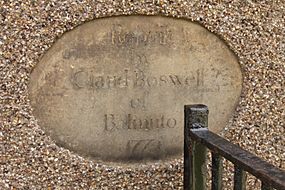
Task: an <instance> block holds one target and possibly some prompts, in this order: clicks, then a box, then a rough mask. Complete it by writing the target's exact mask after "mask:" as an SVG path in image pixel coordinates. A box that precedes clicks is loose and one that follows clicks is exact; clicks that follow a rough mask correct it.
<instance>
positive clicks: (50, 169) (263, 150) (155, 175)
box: [0, 1, 285, 189]
mask: <svg viewBox="0 0 285 190" xmlns="http://www.w3.org/2000/svg"><path fill="white" fill-rule="evenodd" d="M284 6H285V5H284V2H281V1H270V2H269V1H259V2H255V1H242V2H237V1H233V2H228V1H217V2H204V1H202V2H198V1H192V2H188V1H179V2H172V1H150V2H142V1H132V2H129V1H122V2H113V1H104V2H100V1H80V2H79V1H70V2H67V1H49V2H36V1H28V2H20V1H13V2H7V1H0V25H1V28H0V64H1V65H0V68H1V69H0V85H1V89H0V95H1V99H0V106H1V110H0V114H1V115H0V126H1V128H0V139H1V142H0V146H1V149H0V187H1V189H11V188H16V189H24V188H31V189H43V188H51V189H54V188H59V189H70V188H73V189H89V188H90V189H104V188H105V189H108V188H113V187H117V188H118V189H120V188H129V189H136V188H137V189H147V188H152V189H167V188H174V189H179V188H182V173H183V169H182V158H181V157H179V153H178V154H176V156H175V157H174V158H173V157H169V158H168V159H164V160H163V161H159V160H157V161H153V162H150V163H145V162H144V161H143V160H140V161H137V162H136V164H132V165H128V164H121V163H119V162H115V163H110V162H103V161H100V160H99V159H94V158H93V159H92V158H87V157H86V156H84V157H81V156H79V155H77V153H76V151H74V150H72V151H69V150H68V149H66V148H62V147H61V145H60V146H57V145H58V144H59V143H58V140H56V138H55V137H53V136H52V135H51V134H50V133H49V132H48V131H47V130H46V127H44V125H43V124H42V123H41V120H40V117H39V115H37V114H35V110H36V108H35V107H34V106H33V99H32V98H31V95H32V93H30V91H29V89H30V88H29V87H28V85H29V84H30V82H31V81H32V79H31V75H32V70H33V69H35V70H36V69H37V68H38V67H40V65H41V62H40V60H42V58H43V56H46V55H48V52H49V51H48V49H49V48H50V47H52V46H53V44H54V43H55V42H56V41H57V39H58V38H60V37H61V36H62V35H63V34H64V33H66V32H67V31H71V30H72V29H73V28H74V27H76V26H78V25H80V24H83V23H85V22H87V21H91V20H94V19H97V18H101V17H109V16H118V15H134V14H136V15H137V14H140V15H149V14H151V15H159V16H169V17H172V16H174V17H179V19H178V20H180V21H181V22H182V20H183V22H190V21H191V20H192V21H196V22H199V23H200V24H201V25H202V26H204V27H205V28H207V29H208V30H209V31H211V32H213V33H215V34H216V35H217V36H219V37H220V38H221V39H222V40H224V41H225V43H226V44H227V45H228V46H229V48H230V49H231V50H232V51H233V52H234V53H235V54H236V55H237V57H238V60H239V65H240V67H241V71H242V75H243V78H242V80H243V81H242V86H243V89H242V93H241V96H240V98H239V100H238V101H237V108H236V111H235V112H233V113H234V115H233V117H231V119H230V120H229V118H230V117H226V120H227V121H226V122H225V123H227V125H226V126H225V127H224V128H223V130H222V132H220V134H221V135H223V136H225V137H226V138H228V139H229V140H230V141H232V142H235V143H238V144H239V145H241V146H242V147H244V148H245V149H247V150H249V151H251V152H253V153H255V154H257V155H258V156H261V157H262V158H264V159H266V160H267V161H269V162H271V163H273V164H274V165H276V166H278V167H280V168H283V169H284V167H285V166H284V159H285V157H284V155H285V154H284V149H285V148H284V142H285V141H284V135H283V134H284V120H285V113H284V110H285V102H284V101H285V100H284V99H285V95H284V88H285V87H284V85H285V84H284V76H285V66H284V60H285V59H284V33H285V32H284V28H285V27H284ZM118 18H119V17H118ZM182 18H183V19H182ZM149 19H151V17H149ZM165 19H170V18H165ZM98 21H99V19H98ZM116 35H117V34H115V33H113V35H111V36H113V37H111V38H110V39H111V41H110V42H111V43H118V42H119V37H118V36H116ZM74 40H75V41H76V40H78V41H80V39H74ZM162 42H163V43H166V44H167V43H168V42H167V41H163V40H162ZM70 43H72V41H71V42H70ZM84 48H85V46H79V47H78V49H80V51H81V52H85V53H86V55H92V54H89V53H88V49H84ZM91 49H92V48H91ZM119 51H121V50H119ZM78 52H79V51H76V49H75V50H73V51H70V52H66V53H65V54H62V55H63V59H70V60H75V59H74V57H72V55H73V56H74V55H77V56H80V55H83V57H86V56H84V54H81V53H80V54H77V53H78ZM113 53H114V55H116V52H115V51H114V52H113ZM206 53H208V52H206ZM129 55H132V54H131V53H130V54H129ZM133 55H134V59H136V60H137V61H138V62H140V60H144V57H135V54H133ZM130 57H131V56H130ZM49 58H50V59H51V62H52V60H53V59H55V57H54V56H53V55H50V56H49ZM178 58H179V59H180V56H178ZM102 60H104V59H102ZM122 60H125V59H122ZM104 61H105V60H104ZM118 62H121V60H120V59H118ZM47 63H48V62H47ZM170 63H171V64H172V62H170ZM122 64H124V62H122ZM171 64H170V65H171ZM46 65H47V64H46ZM59 65H60V64H59ZM150 65H153V62H151V64H150ZM86 66H88V63H87V65H86ZM183 67H184V65H183V64H181V66H180V67H179V69H181V70H183ZM123 68H124V67H122V68H119V69H115V71H116V72H113V73H117V72H120V74H122V75H124V74H126V72H127V73H128V74H130V76H131V75H132V74H134V75H135V73H132V70H131V69H130V70H127V71H126V70H124V69H123ZM168 68H169V67H168ZM51 69H54V71H55V70H56V69H59V70H60V69H61V68H60V67H51ZM74 69H75V70H76V69H77V70H76V71H80V72H82V71H83V72H85V74H86V76H87V78H89V79H90V78H92V76H94V75H93V74H91V73H90V72H91V71H92V69H88V71H87V72H86V71H85V70H84V68H76V67H75V68H74ZM78 69H79V70H78ZM80 69H81V70H80ZM171 69H173V68H171ZM187 69H188V70H189V69H190V70H191V69H192V68H185V70H187ZM185 70H183V71H180V70H179V72H177V73H174V75H175V76H178V73H179V74H180V73H181V72H184V71H185ZM89 71H90V72H89ZM194 71H195V70H194ZM207 72H210V73H211V71H207ZM51 73H54V72H51ZM75 73H76V72H75ZM75 73H73V74H75ZM106 73H107V72H106ZM110 73H111V72H110ZM166 73H169V72H168V71H167V72H166ZM187 74H188V75H183V76H182V75H181V77H182V78H183V77H184V76H190V75H189V73H187ZM195 74H197V72H196V73H195ZM164 75H165V73H157V76H164ZM68 76H69V75H68ZM82 76H83V75H80V77H82ZM88 76H89V77H88ZM96 76H99V75H98V73H96ZM100 76H109V74H107V75H100ZM149 76H152V75H149ZM167 76H173V74H172V73H171V74H169V75H167ZM205 76H206V75H205ZM49 77H51V78H52V76H49ZM178 77H180V75H179V76H178ZM181 77H180V78H181ZM73 78H74V77H73ZM180 78H179V79H180ZM186 78H187V77H186ZM78 79H80V80H77V78H76V77H75V80H74V81H73V84H74V85H75V86H77V87H82V88H81V90H79V91H82V90H83V91H84V90H85V91H88V90H89V91H90V92H92V87H94V84H93V83H90V81H89V82H86V80H85V79H86V78H78ZM89 79H88V80H89ZM172 79H173V78H171V77H170V78H169V80H168V81H169V85H170V84H173V83H170V82H171V81H172ZM175 79H177V78H175ZM88 80H87V81H88ZM47 81H49V82H50V83H52V82H55V83H56V82H58V81H52V80H47ZM84 81H85V82H84ZM152 81H154V80H152ZM184 81H185V84H186V83H187V82H186V79H185V80H184ZM59 82H61V81H59ZM204 82H205V83H204V84H209V82H210V83H211V82H213V81H212V80H211V78H210V79H207V78H206V79H205V80H204ZM222 82H224V81H223V80H222ZM70 84H72V83H70ZM145 84H146V85H147V83H145ZM149 84H152V83H151V82H150V83H149ZM187 84H188V83H187ZM110 85H112V84H111V83H110ZM95 86H96V85H95ZM157 86H158V85H157ZM102 87H103V86H102ZM159 87H160V85H159ZM168 87H169V86H168ZM212 87H213V85H210V86H209V88H208V89H212ZM229 87H231V86H230V85H229ZM90 88H91V89H90ZM54 89H57V86H56V85H54V86H51V88H50V92H54V91H53V90H54ZM181 89H183V88H181ZM102 90H104V89H102ZM179 90H180V89H179ZM79 91H77V92H79ZM96 93H97V92H96ZM126 95H127V94H126ZM190 95H192V94H190ZM192 96H193V95H192ZM219 96H221V97H222V95H219ZM78 97H80V96H78ZM86 97H87V98H88V96H86ZM101 97H102V98H105V97H104V94H102V95H101ZM122 97H123V98H124V96H123V95H122ZM197 97H199V96H197ZM89 98H90V96H89ZM215 98H218V97H215ZM126 99H127V100H131V99H128V98H126ZM41 101H42V103H43V105H44V104H45V101H46V99H45V98H43V99H42V100H41ZM173 101H175V100H173ZM71 102H72V101H71ZM191 102H192V101H191ZM38 103H40V101H39V102H38ZM58 103H64V101H60V99H59V101H58ZM74 103H76V101H74ZM122 103H124V101H123V102H118V103H117V104H116V105H118V104H122ZM180 103H181V104H183V102H180ZM126 104H128V105H129V107H130V109H131V106H132V105H133V106H134V105H143V101H135V100H134V101H133V103H132V105H131V101H126ZM150 105H151V106H153V104H150ZM221 105H223V104H221ZM88 106H92V105H91V104H88V103H86V104H85V105H84V106H83V107H88ZM154 106H155V105H154ZM177 106H179V105H177ZM75 107H76V106H75ZM77 108H81V107H80V106H77ZM167 108H172V107H171V106H170V105H169V106H167ZM233 108H234V107H233ZM175 109H176V108H175V107H173V110H175ZM75 110H76V109H75ZM165 110H167V109H165ZM66 111H67V112H72V110H69V109H67V110H66ZM99 112H100V111H99ZM215 112H218V113H220V112H219V110H216V109H211V108H210V113H215ZM41 113H44V112H41ZM51 113H58V116H57V115H56V114H55V116H56V117H57V118H59V119H66V120H67V121H69V122H71V123H72V124H73V125H77V126H78V125H79V123H78V124H77V123H74V120H70V119H69V118H60V115H62V114H61V110H53V111H52V112H51ZM79 113H80V112H79ZM227 113H228V112H227ZM81 114H82V116H83V117H84V116H85V115H86V114H85V113H84V110H83V111H82V112H81ZM100 114H103V115H102V117H100V118H103V119H104V114H105V115H106V114H107V115H106V117H107V120H108V119H109V118H110V117H112V116H111V115H109V114H112V113H100ZM179 115H180V113H179ZM181 117H182V115H181ZM169 118H171V117H169ZM169 118H168V119H169ZM175 118H176V117H175ZM95 120H96V118H95ZM95 120H94V121H95ZM175 120H176V119H175ZM180 120H182V118H181V119H180ZM228 120H229V122H228ZM85 121H92V119H90V118H86V119H85V120H83V121H81V123H82V122H83V123H84V122H85ZM108 121H110V120H108ZM81 123H80V124H81ZM166 125H167V123H166ZM169 125H170V126H173V125H174V120H172V121H171V122H170V123H169ZM103 126H104V120H103ZM175 126H179V123H178V119H177V123H176V125H175ZM107 129H111V128H107ZM112 129H113V128H112ZM67 131H71V130H67ZM75 133H76V132H75ZM87 133H88V131H87ZM65 136H66V135H65ZM58 137H60V135H58ZM83 139H84V138H83ZM91 139H92V138H91ZM111 139H112V137H111ZM54 140H55V141H54ZM124 140H127V139H124ZM87 142H88V139H87ZM133 143H137V142H133ZM146 143H148V142H146ZM149 143H152V141H151V142H149ZM67 144H68V142H67ZM70 146H72V145H70ZM154 147H158V146H157V145H154ZM103 148H104V147H103ZM77 152H78V153H79V154H80V155H85V154H81V153H80V151H77ZM150 152H151V151H150ZM151 155H152V154H151ZM230 167H231V165H230V164H227V167H226V168H230ZM224 180H225V188H224V189H227V184H229V183H231V177H230V176H226V177H225V179H224ZM248 185H249V187H250V189H256V187H258V185H259V182H257V181H256V180H255V179H254V178H249V184H248Z"/></svg>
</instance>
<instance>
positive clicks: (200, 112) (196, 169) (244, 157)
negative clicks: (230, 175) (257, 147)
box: [184, 104, 285, 190]
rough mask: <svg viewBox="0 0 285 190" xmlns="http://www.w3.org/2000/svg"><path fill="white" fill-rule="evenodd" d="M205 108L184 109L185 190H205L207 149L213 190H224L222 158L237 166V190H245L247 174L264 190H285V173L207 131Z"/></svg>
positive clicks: (235, 175)
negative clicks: (210, 162) (256, 180)
mask: <svg viewBox="0 0 285 190" xmlns="http://www.w3.org/2000/svg"><path fill="white" fill-rule="evenodd" d="M208 113H209V111H208V108H207V106H205V105H200V104H198V105H187V106H185V107H184V190H186V189H187V190H205V189H206V176H207V170H206V168H207V166H206V164H207V162H206V159H207V149H209V150H210V151H211V154H212V177H211V178H212V183H211V189H212V190H222V170H223V169H222V165H223V161H222V160H223V158H225V159H227V160H229V161H231V162H232V163H233V164H234V190H245V186H246V172H248V173H251V174H252V175H254V176H255V177H256V178H258V179H259V180H261V183H262V185H261V189H262V190H271V189H273V188H275V189H277V190H285V172H284V171H283V170H280V169H279V168H277V167H274V166H273V165H271V164H269V163H267V162H265V161H263V160H261V159H260V158H258V157H257V156H255V155H253V154H251V153H250V152H248V151H245V150H243V149H242V148H240V147H239V146H237V145H235V144H232V143H231V142H229V141H227V140H226V139H224V138H222V137H220V136H218V135H216V134H215V133H212V132H211V131H209V130H208Z"/></svg>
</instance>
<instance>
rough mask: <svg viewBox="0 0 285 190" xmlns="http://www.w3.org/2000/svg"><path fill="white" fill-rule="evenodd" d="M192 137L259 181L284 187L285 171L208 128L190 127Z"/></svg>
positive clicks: (279, 187)
mask: <svg viewBox="0 0 285 190" xmlns="http://www.w3.org/2000/svg"><path fill="white" fill-rule="evenodd" d="M190 136H191V138H192V139H195V140H196V141H199V142H200V143H202V144H204V145H205V146H206V147H207V148H208V149H210V150H211V151H212V152H214V153H218V154H220V155H221V156H223V157H224V158H226V159H227V160H229V161H231V162H232V163H233V164H237V165H239V166H240V167H241V168H243V169H244V170H245V171H247V172H249V173H251V174H252V175H254V176H255V177H257V178H258V179H260V180H261V181H263V182H265V183H266V184H268V185H270V186H271V187H273V188H276V189H284V188H285V175H284V174H285V173H284V171H283V170H281V169H279V168H277V167H275V166H273V165H272V164H269V163H268V162H266V161H264V160H262V159H260V158H259V157H257V156H255V155H253V154H252V153H250V152H248V151H246V150H244V149H242V148H240V147H239V146H238V145H235V144H233V143H231V142H229V141H227V140H226V139H224V138H222V137H220V136H219V135H216V134H215V133H213V132H211V131H209V130H196V129H192V130H191V132H190Z"/></svg>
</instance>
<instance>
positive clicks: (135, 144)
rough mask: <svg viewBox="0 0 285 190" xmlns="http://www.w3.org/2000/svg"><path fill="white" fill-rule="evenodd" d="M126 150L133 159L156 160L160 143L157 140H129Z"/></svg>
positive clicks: (159, 152)
mask: <svg viewBox="0 0 285 190" xmlns="http://www.w3.org/2000/svg"><path fill="white" fill-rule="evenodd" d="M126 149H127V153H128V155H129V157H130V158H133V159H143V158H144V157H151V158H158V157H160V155H159V154H161V142H160V141H159V140H157V139H143V140H129V141H128V143H127V147H126Z"/></svg>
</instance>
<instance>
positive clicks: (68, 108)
mask: <svg viewBox="0 0 285 190" xmlns="http://www.w3.org/2000/svg"><path fill="white" fill-rule="evenodd" d="M241 84H242V75H241V71H240V67H239V64H238V61H237V59H236V57H235V56H234V54H233V53H232V52H231V51H230V50H229V49H228V47H227V46H226V45H225V44H224V42H223V41H221V40H220V39H219V38H218V37H217V36H215V35H214V34H212V33H210V32H209V31H207V30H206V29H205V28H203V27H201V26H200V25H198V24H195V23H192V22H189V21H186V20H182V19H172V18H166V17H158V16H124V17H123V16H122V17H112V18H104V19H97V20H94V21H91V22H88V23H85V24H83V25H81V26H78V27H77V28H75V29H74V30H72V31H70V32H67V33H66V34H64V35H63V36H62V37H61V38H60V39H59V40H57V42H56V43H55V44H54V45H53V46H52V48H50V49H49V51H48V52H47V53H46V54H45V55H44V56H43V58H42V59H41V61H40V62H39V64H38V65H37V66H36V67H35V68H34V70H33V72H32V75H31V80H30V85H29V90H30V100H31V104H32V107H33V109H34V115H35V116H36V118H37V119H38V121H39V125H40V126H42V127H43V128H44V129H45V131H46V132H47V133H48V134H49V135H50V136H51V137H52V138H53V139H54V140H55V141H56V142H57V144H58V145H60V146H62V147H65V148H68V149H70V150H72V151H74V152H76V153H79V154H81V155H84V156H88V157H92V158H96V159H103V160H111V161H130V160H139V159H144V160H148V159H164V158H166V157H169V156H175V155H180V154H181V153H182V149H183V106H184V105H185V104H193V103H202V104H206V105H208V106H209V110H210V116H209V128H210V130H212V131H215V132H217V131H220V130H221V129H223V127H225V125H226V123H227V122H228V120H229V118H230V117H231V115H232V113H233V111H234V109H235V105H236V103H237V102H238V99H239V96H240V92H241Z"/></svg>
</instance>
